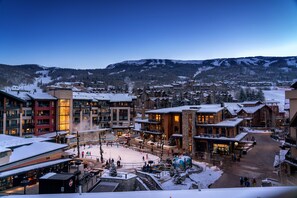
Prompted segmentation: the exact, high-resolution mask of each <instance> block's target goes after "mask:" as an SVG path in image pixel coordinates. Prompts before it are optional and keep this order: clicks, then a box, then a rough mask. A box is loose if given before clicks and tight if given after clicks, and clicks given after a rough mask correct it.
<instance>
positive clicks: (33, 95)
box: [28, 92, 57, 100]
mask: <svg viewBox="0 0 297 198" xmlns="http://www.w3.org/2000/svg"><path fill="white" fill-rule="evenodd" d="M28 96H29V97H30V98H32V99H34V100H57V98H55V97H54V96H52V95H50V94H48V93H45V92H42V93H39V92H35V93H28Z"/></svg>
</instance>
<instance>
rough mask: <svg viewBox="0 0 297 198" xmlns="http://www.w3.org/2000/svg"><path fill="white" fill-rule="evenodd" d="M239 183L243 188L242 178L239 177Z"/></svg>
mask: <svg viewBox="0 0 297 198" xmlns="http://www.w3.org/2000/svg"><path fill="white" fill-rule="evenodd" d="M239 182H240V186H243V177H240V180H239Z"/></svg>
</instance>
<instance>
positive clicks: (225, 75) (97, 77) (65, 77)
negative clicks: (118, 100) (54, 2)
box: [0, 56, 297, 88]
mask: <svg viewBox="0 0 297 198" xmlns="http://www.w3.org/2000/svg"><path fill="white" fill-rule="evenodd" d="M43 70H47V71H48V72H47V73H48V76H49V77H51V79H52V81H51V82H50V83H49V84H54V83H57V82H77V81H79V82H84V83H85V86H92V87H100V86H101V87H102V86H107V85H114V86H122V85H123V84H127V83H131V82H132V83H133V84H134V85H135V86H136V87H141V86H146V85H163V84H170V83H173V82H178V81H184V80H195V81H197V82H218V81H221V82H232V83H235V84H236V83H240V82H279V81H293V80H294V79H297V56H291V57H262V56H259V57H241V58H220V59H211V60H189V61H182V60H169V59H142V60H131V61H123V62H120V63H116V64H111V65H108V66H107V67H106V68H104V69H84V70H81V69H68V68H67V69H66V68H59V67H44V66H39V65H33V64H27V65H17V66H13V65H4V64H0V72H1V75H0V87H1V88H3V87H5V86H12V85H20V84H30V83H32V82H33V81H34V79H35V78H36V77H38V76H40V75H42V72H40V71H43ZM41 84H44V83H42V82H41Z"/></svg>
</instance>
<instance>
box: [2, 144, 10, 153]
mask: <svg viewBox="0 0 297 198" xmlns="http://www.w3.org/2000/svg"><path fill="white" fill-rule="evenodd" d="M7 151H10V149H9V148H5V147H2V146H0V153H2V152H7Z"/></svg>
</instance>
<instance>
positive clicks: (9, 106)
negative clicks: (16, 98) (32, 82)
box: [6, 105, 20, 110]
mask: <svg viewBox="0 0 297 198" xmlns="http://www.w3.org/2000/svg"><path fill="white" fill-rule="evenodd" d="M19 108H20V106H16V105H6V110H11V109H19Z"/></svg>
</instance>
